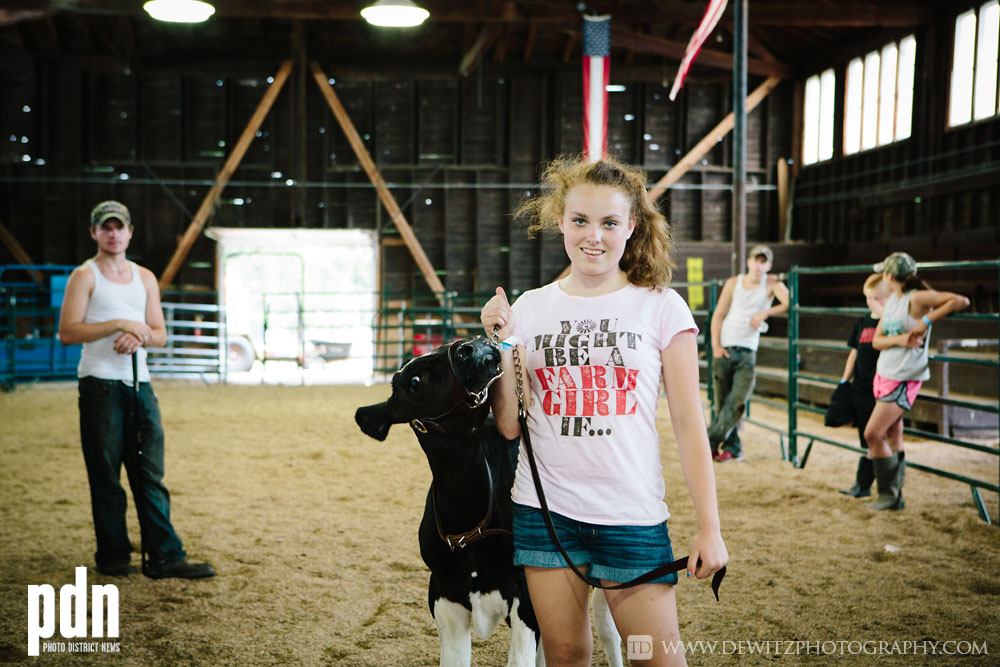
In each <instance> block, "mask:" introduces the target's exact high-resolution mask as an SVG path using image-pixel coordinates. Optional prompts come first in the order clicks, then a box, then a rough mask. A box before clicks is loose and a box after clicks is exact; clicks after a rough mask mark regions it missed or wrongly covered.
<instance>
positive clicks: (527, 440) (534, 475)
mask: <svg viewBox="0 0 1000 667" xmlns="http://www.w3.org/2000/svg"><path fill="white" fill-rule="evenodd" d="M492 338H493V345H494V346H495V347H498V348H499V347H500V340H499V339H500V325H499V324H497V325H494V326H493V337H492ZM513 355H514V394H515V395H516V396H517V420H518V422H519V423H520V424H521V439H522V440H523V441H524V451H525V452H527V454H528V466H529V467H530V468H531V480H532V481H533V482H534V483H535V492H536V493H537V494H538V504H539V505H540V509H541V510H542V518H543V519H544V520H545V527H546V528H548V529H549V537H551V538H552V541H553V542H555V544H556V547H557V548H558V549H559V553H560V554H562V557H563V560H565V561H566V564H567V565H569V567H570V569H571V570H573V573H574V574H576V576H578V577H580V579H582V580H583V581H585V582H587V583H588V584H590V585H591V586H593V587H594V588H602V589H605V590H610V591H614V590H620V589H622V588H632V587H633V586H638V585H639V584H644V583H646V582H648V581H652V580H653V579H658V578H660V577H663V576H665V575H668V574H673V573H674V572H680V571H681V570H684V569H686V568H687V566H688V556H685V557H684V558H679V559H677V560H675V561H674V562H672V563H666V564H664V565H661V566H659V567H657V568H655V569H653V570H650V571H649V572H646V573H645V574H641V575H639V576H638V577H636V578H635V579H633V580H632V581H626V582H624V583H620V584H615V585H614V586H605V585H604V584H602V583H601V582H600V581H598V580H597V579H594V578H593V577H588V576H587V575H586V574H584V573H583V572H581V571H580V569H579V568H577V566H576V564H574V563H573V559H572V558H570V557H569V554H568V553H566V549H565V548H564V547H563V545H562V542H560V541H559V535H557V534H556V527H555V526H554V525H553V524H552V515H551V513H550V512H549V505H548V503H547V502H545V492H544V491H542V478H541V477H540V476H539V475H538V464H537V463H536V462H535V452H534V450H533V449H532V448H531V436H530V435H529V434H528V412H527V410H526V409H525V405H524V389H523V387H522V386H521V358H520V355H519V354H518V353H517V346H516V344H515V345H514V346H513ZM698 563H699V564H701V561H698ZM725 576H726V567H725V566H722V568H720V569H719V570H717V571H716V573H715V574H714V575H713V576H712V592H713V593H715V600H716V601H718V600H719V586H721V585H722V579H723V578H724V577H725Z"/></svg>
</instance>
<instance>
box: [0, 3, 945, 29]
mask: <svg viewBox="0 0 1000 667" xmlns="http://www.w3.org/2000/svg"><path fill="white" fill-rule="evenodd" d="M212 4H214V5H215V15H216V16H217V17H222V18H260V19H268V18H273V19H306V20H308V19H320V20H323V19H326V20H341V21H350V20H356V21H361V20H363V19H362V18H361V15H360V13H359V12H360V8H361V3H355V2H330V1H328V0H284V1H283V2H265V1H263V0H254V1H251V0H213V2H212ZM418 4H420V5H421V6H422V7H424V8H425V9H427V10H428V11H429V12H430V13H431V19H430V20H432V21H439V22H449V23H469V22H472V23H518V22H523V23H529V22H533V23H558V24H563V25H574V26H575V25H579V23H580V20H581V18H580V17H581V12H580V11H579V10H578V9H577V8H576V7H575V6H574V5H573V4H571V3H566V5H565V6H550V5H549V4H548V3H540V2H529V1H527V0H522V1H520V2H511V1H507V2H469V1H468V0H419V2H418ZM591 4H592V9H593V10H594V11H597V12H598V13H609V14H611V15H612V16H613V17H614V20H615V21H616V22H621V23H645V24H651V25H670V24H677V23H684V24H690V25H692V26H693V25H696V24H697V23H698V21H699V20H700V19H701V15H702V13H703V12H704V8H703V6H702V5H701V4H699V3H686V2H685V3H678V2H670V3H660V4H659V5H651V4H650V3H648V2H645V1H643V2H611V1H605V2H594V3H591ZM4 8H5V9H6V10H7V11H10V12H13V11H17V10H28V11H47V12H53V11H67V12H82V13H95V14H136V15H139V14H142V3H141V2H136V1H135V0H4ZM932 15H933V7H932V6H930V5H927V6H912V5H910V6H906V5H888V6H887V5H884V4H882V3H879V2H874V1H871V0H870V1H868V2H838V3H836V4H831V5H818V4H815V3H807V2H794V3H789V2H754V4H753V6H752V7H751V9H750V24H751V25H780V26H793V27H798V26H817V27H843V28H846V27H865V26H882V27H916V26H919V25H925V24H927V23H929V22H930V21H931V20H932Z"/></svg>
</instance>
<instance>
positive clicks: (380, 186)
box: [309, 62, 445, 301]
mask: <svg viewBox="0 0 1000 667" xmlns="http://www.w3.org/2000/svg"><path fill="white" fill-rule="evenodd" d="M309 69H310V70H311V71H312V75H313V78H314V79H316V84H317V85H318V86H319V89H320V91H321V92H322V93H323V97H324V98H325V99H326V103H327V104H328V105H329V106H330V110H331V111H333V115H334V116H336V118H337V122H338V123H340V127H341V129H342V130H343V131H344V135H345V136H347V141H348V142H349V143H350V144H351V148H353V149H354V154H355V155H357V156H358V162H360V163H361V166H362V168H363V169H364V170H365V173H367V174H368V178H369V179H371V182H372V184H373V185H374V186H375V190H376V191H377V192H378V196H379V199H380V200H381V201H382V205H383V206H385V209H386V211H388V212H389V217H390V218H391V219H392V223H393V224H394V225H396V229H398V230H399V235H400V236H402V237H403V241H404V242H405V243H406V247H407V248H409V249H410V253H411V254H412V255H413V259H414V260H415V261H416V262H417V266H418V267H419V268H420V273H421V274H423V276H424V280H426V281H427V285H428V286H429V287H430V288H431V290H433V291H434V293H435V294H436V296H437V298H438V300H439V301H441V300H443V298H444V291H445V289H444V285H443V284H442V283H441V279H440V278H438V276H437V273H436V272H435V271H434V266H433V265H432V264H431V261H430V260H429V259H428V258H427V253H425V252H424V249H423V247H421V245H420V241H419V240H417V236H416V234H414V233H413V228H412V227H411V226H410V223H408V222H407V221H406V217H405V216H404V215H403V212H402V211H401V210H400V208H399V204H397V203H396V198H395V197H393V196H392V193H391V192H390V191H389V187H388V186H387V185H386V184H385V179H383V178H382V174H381V173H379V170H378V167H376V166H375V162H373V161H372V158H371V155H369V154H368V149H367V148H365V145H364V143H363V142H362V141H361V137H360V136H358V131H357V130H356V129H355V128H354V123H352V122H351V119H350V117H348V115H347V110H346V109H344V105H343V104H341V103H340V98H338V97H337V93H335V92H333V86H331V85H330V81H329V78H328V77H327V76H326V74H325V73H324V72H323V70H322V69H321V68H320V66H319V65H318V64H317V63H315V62H312V63H310V64H309Z"/></svg>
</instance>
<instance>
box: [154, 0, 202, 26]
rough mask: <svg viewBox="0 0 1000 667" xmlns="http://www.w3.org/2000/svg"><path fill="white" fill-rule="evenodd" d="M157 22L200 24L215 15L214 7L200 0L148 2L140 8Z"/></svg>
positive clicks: (158, 0) (159, 0) (156, 0)
mask: <svg viewBox="0 0 1000 667" xmlns="http://www.w3.org/2000/svg"><path fill="white" fill-rule="evenodd" d="M142 8H143V9H145V10H146V13H148V14H149V15H150V16H152V17H153V18H154V19H156V20H157V21H169V22H171V23H201V22H202V21H205V20H206V19H208V17H209V16H211V15H212V14H214V13H215V7H213V6H212V5H210V4H208V3H207V2H201V0H149V2H147V3H146V4H144V5H143V6H142Z"/></svg>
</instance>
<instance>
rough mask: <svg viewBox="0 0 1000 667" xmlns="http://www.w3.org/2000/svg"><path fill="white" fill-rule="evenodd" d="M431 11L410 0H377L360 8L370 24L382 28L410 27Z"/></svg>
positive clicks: (424, 18) (420, 21)
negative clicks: (368, 5)
mask: <svg viewBox="0 0 1000 667" xmlns="http://www.w3.org/2000/svg"><path fill="white" fill-rule="evenodd" d="M430 15H431V13H430V12H429V11H427V10H426V9H424V8H423V7H418V6H417V5H416V4H414V3H413V1H412V0H377V2H376V3H375V4H374V5H372V6H370V7H365V8H364V9H362V10H361V16H363V17H364V19H365V20H366V21H368V22H369V23H371V24H372V25H377V26H381V27H383V28H412V27H413V26H418V25H420V24H421V23H423V22H424V21H425V20H426V19H427V17H428V16H430Z"/></svg>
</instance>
